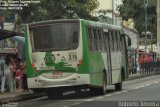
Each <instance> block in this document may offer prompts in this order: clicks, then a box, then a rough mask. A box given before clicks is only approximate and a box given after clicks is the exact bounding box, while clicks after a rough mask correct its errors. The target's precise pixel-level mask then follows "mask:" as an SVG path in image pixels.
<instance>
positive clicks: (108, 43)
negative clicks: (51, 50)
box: [104, 29, 112, 83]
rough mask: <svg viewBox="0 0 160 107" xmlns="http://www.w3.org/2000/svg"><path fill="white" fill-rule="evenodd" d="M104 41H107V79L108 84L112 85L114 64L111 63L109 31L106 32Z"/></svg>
mask: <svg viewBox="0 0 160 107" xmlns="http://www.w3.org/2000/svg"><path fill="white" fill-rule="evenodd" d="M104 39H105V44H104V45H105V48H106V55H107V66H108V70H107V77H108V79H107V80H108V82H109V83H112V63H111V46H110V34H109V32H108V29H107V30H106V29H105V30H104Z"/></svg>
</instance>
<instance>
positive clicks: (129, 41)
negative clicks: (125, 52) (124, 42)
mask: <svg viewBox="0 0 160 107" xmlns="http://www.w3.org/2000/svg"><path fill="white" fill-rule="evenodd" d="M128 46H131V38H128Z"/></svg>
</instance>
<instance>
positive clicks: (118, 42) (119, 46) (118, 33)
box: [117, 31, 121, 51]
mask: <svg viewBox="0 0 160 107" xmlns="http://www.w3.org/2000/svg"><path fill="white" fill-rule="evenodd" d="M117 44H118V51H121V43H120V32H119V31H117Z"/></svg>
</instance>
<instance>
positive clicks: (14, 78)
mask: <svg viewBox="0 0 160 107" xmlns="http://www.w3.org/2000/svg"><path fill="white" fill-rule="evenodd" d="M0 71H1V73H0V81H1V82H0V83H1V85H0V86H1V93H4V92H5V91H9V92H14V91H24V90H27V74H26V63H25V59H24V58H23V59H22V58H18V57H17V56H16V55H5V56H3V60H2V61H1V64H0Z"/></svg>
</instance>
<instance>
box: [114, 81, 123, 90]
mask: <svg viewBox="0 0 160 107" xmlns="http://www.w3.org/2000/svg"><path fill="white" fill-rule="evenodd" d="M115 89H116V91H119V90H122V82H120V83H116V84H115Z"/></svg>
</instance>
